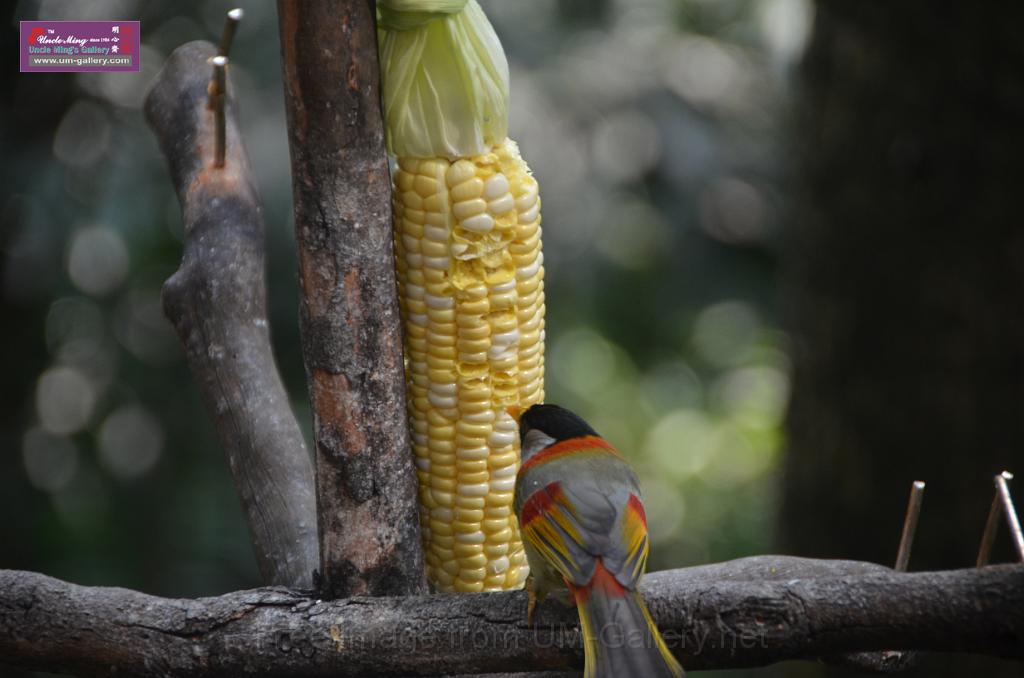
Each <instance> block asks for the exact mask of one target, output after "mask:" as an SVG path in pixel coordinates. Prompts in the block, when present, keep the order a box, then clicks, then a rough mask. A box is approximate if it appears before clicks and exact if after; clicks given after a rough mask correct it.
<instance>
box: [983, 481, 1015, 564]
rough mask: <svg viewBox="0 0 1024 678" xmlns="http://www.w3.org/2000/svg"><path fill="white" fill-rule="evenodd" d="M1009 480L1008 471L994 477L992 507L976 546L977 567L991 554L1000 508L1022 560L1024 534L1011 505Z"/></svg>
mask: <svg viewBox="0 0 1024 678" xmlns="http://www.w3.org/2000/svg"><path fill="white" fill-rule="evenodd" d="M1009 480H1013V474H1012V473H1010V472H1009V471H1003V472H1002V473H1000V474H998V475H997V476H996V477H995V485H996V496H995V497H994V498H993V499H992V508H991V509H989V512H988V520H987V521H986V522H985V532H984V533H982V535H981V546H980V547H979V548H978V561H977V566H978V567H981V566H983V565H986V564H987V563H988V559H989V556H990V555H991V554H992V545H993V544H994V543H995V540H996V533H997V532H998V530H999V513H1000V509H1002V512H1003V513H1005V514H1006V524H1007V526H1008V527H1009V528H1010V537H1011V538H1012V539H1013V544H1014V547H1015V548H1016V549H1017V557H1018V558H1019V559H1020V560H1021V562H1024V534H1022V533H1021V527H1020V520H1019V519H1018V518H1017V511H1016V509H1015V508H1014V506H1013V499H1012V498H1011V497H1010V488H1009V486H1008V485H1007V481H1009Z"/></svg>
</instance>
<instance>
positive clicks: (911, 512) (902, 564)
mask: <svg viewBox="0 0 1024 678" xmlns="http://www.w3.org/2000/svg"><path fill="white" fill-rule="evenodd" d="M923 500H924V482H923V481H921V480H915V481H914V484H913V485H911V486H910V499H909V501H908V502H907V515H906V517H905V518H904V519H903V534H902V535H901V536H900V548H899V550H898V551H897V552H896V567H895V569H896V571H897V572H906V571H907V565H908V564H909V563H910V549H911V548H912V547H913V545H914V533H915V532H917V519H918V518H919V517H920V515H921V502H922V501H923Z"/></svg>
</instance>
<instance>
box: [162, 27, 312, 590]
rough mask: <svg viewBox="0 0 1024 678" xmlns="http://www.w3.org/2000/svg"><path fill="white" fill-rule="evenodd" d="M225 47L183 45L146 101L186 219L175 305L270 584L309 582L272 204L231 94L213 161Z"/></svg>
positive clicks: (308, 529)
mask: <svg viewBox="0 0 1024 678" xmlns="http://www.w3.org/2000/svg"><path fill="white" fill-rule="evenodd" d="M214 53H215V50H214V47H213V46H212V45H210V44H209V43H206V42H192V43H188V44H186V45H183V46H181V47H180V48H178V49H177V50H175V51H174V53H173V54H171V56H170V58H169V59H168V60H167V63H166V65H165V66H164V68H163V70H162V71H161V72H160V74H159V75H158V76H157V78H156V81H155V83H154V85H153V88H152V90H151V91H150V93H149V96H148V97H147V99H146V114H147V117H148V118H149V123H150V125H151V126H152V128H153V131H154V132H155V133H156V136H157V138H158V139H159V141H160V147H161V149H162V150H163V153H164V155H165V156H166V157H167V161H168V165H169V166H170V170H171V179H172V181H173V183H174V186H175V189H176V190H177V192H178V198H179V200H180V202H181V209H182V214H183V218H184V222H185V246H184V252H183V255H182V261H181V267H180V268H179V269H178V271H177V272H176V273H175V274H174V275H172V276H171V277H170V278H169V279H168V280H167V282H166V283H165V284H164V288H163V301H164V310H165V312H166V314H167V317H168V318H169V319H170V320H171V322H172V323H173V324H174V327H175V329H176V330H177V332H178V336H179V338H180V339H181V342H182V344H183V346H184V349H185V355H186V358H187V360H188V364H189V367H190V368H191V370H192V374H193V376H194V377H195V380H196V383H197V384H198V386H199V389H200V391H201V392H202V395H203V398H204V400H205V402H206V407H207V410H208V411H209V412H210V414H211V416H212V417H213V419H214V423H215V424H216V428H217V433H218V436H219V437H220V442H221V445H222V446H223V447H224V450H225V452H226V453H227V458H228V463H229V465H230V467H231V473H232V476H233V477H234V481H235V488H236V489H237V491H238V495H239V497H240V498H241V501H242V506H243V508H244V510H245V514H246V517H247V518H248V522H249V529H250V532H251V537H252V542H253V547H254V549H255V551H256V561H257V563H258V565H259V570H260V574H261V576H262V578H263V580H264V582H266V583H267V584H278V585H284V586H294V587H306V588H309V587H311V586H312V574H313V570H314V569H315V568H316V566H317V563H318V546H317V539H316V508H315V500H314V493H313V468H312V462H311V459H310V455H309V452H308V450H307V449H306V445H305V442H304V441H303V439H302V434H301V432H300V430H299V427H298V424H297V422H296V420H295V417H294V415H293V413H292V411H291V409H290V407H289V404H288V396H287V393H286V392H285V389H284V385H283V383H282V381H281V378H280V375H279V374H278V370H277V365H276V364H275V362H274V356H273V353H272V350H271V344H270V333H269V328H268V323H267V310H266V280H265V266H264V224H263V215H262V207H261V204H260V199H259V195H258V194H257V191H256V188H255V186H254V183H253V180H252V178H251V176H250V173H249V161H248V158H247V156H246V153H245V148H244V147H243V145H242V139H241V137H240V135H239V133H238V126H237V123H236V121H235V117H234V103H233V101H232V100H231V99H230V98H229V100H228V103H227V106H226V107H227V113H226V118H227V125H226V128H227V162H226V165H225V167H223V168H220V169H217V168H215V167H213V155H214V151H213V149H214V120H213V116H214V114H213V112H212V111H211V110H209V109H208V107H207V85H208V84H209V81H210V77H211V67H210V65H209V64H208V63H207V60H208V59H209V57H211V56H213V54H214ZM229 92H230V87H229Z"/></svg>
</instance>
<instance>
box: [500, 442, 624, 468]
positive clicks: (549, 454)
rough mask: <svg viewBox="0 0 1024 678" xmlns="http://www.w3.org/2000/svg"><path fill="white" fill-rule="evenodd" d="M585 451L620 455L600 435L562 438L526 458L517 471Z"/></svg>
mask: <svg viewBox="0 0 1024 678" xmlns="http://www.w3.org/2000/svg"><path fill="white" fill-rule="evenodd" d="M587 451H593V452H597V451H601V452H611V453H612V454H614V455H616V456H621V455H620V454H619V451H618V450H616V449H615V448H614V447H612V444H611V443H609V442H608V441H607V440H605V439H604V438H602V437H601V436H580V437H578V438H570V439H569V440H563V441H561V442H557V443H555V444H554V445H551V446H550V447H548V448H546V449H544V450H541V451H540V452H538V453H537V454H535V455H533V456H532V457H530V458H529V459H527V460H526V463H525V464H523V466H522V468H521V469H519V472H520V473H522V472H523V471H527V470H529V469H531V468H535V467H537V466H540V465H541V464H546V463H548V462H549V461H553V460H555V459H558V458H563V457H566V456H568V455H571V454H573V453H575V452H587Z"/></svg>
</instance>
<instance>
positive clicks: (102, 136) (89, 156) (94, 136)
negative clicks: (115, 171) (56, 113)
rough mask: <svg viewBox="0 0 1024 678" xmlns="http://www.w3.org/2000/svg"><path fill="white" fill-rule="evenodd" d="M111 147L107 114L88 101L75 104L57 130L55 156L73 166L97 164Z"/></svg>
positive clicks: (54, 140)
mask: <svg viewBox="0 0 1024 678" xmlns="http://www.w3.org/2000/svg"><path fill="white" fill-rule="evenodd" d="M109 145H110V121H109V120H108V117H107V113H106V111H105V110H104V109H103V108H102V107H101V106H99V105H98V104H96V103H95V102H93V101H90V100H88V99H84V100H80V101H76V102H75V103H74V104H73V105H72V106H71V108H70V109H68V112H67V113H65V114H64V118H63V119H62V120H61V121H60V126H58V127H57V133H56V135H54V138H53V154H54V155H55V156H57V159H58V160H60V161H61V162H63V163H65V164H67V165H71V166H72V167H78V168H86V167H91V166H92V165H94V164H95V163H96V162H97V161H98V160H99V159H100V158H101V157H103V154H104V153H105V152H106V150H107V148H108V147H109Z"/></svg>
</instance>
